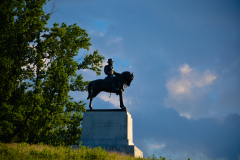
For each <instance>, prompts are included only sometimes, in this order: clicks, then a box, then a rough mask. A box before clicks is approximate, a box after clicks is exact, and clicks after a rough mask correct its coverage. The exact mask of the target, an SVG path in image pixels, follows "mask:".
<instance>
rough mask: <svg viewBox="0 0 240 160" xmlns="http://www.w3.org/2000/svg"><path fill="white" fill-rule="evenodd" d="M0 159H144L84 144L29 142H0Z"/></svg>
mask: <svg viewBox="0 0 240 160" xmlns="http://www.w3.org/2000/svg"><path fill="white" fill-rule="evenodd" d="M0 159H4V160H5V159H6V160H7V159H9V160H10V159H11V160H12V159H22V160H25V159H51V160H54V159H56V160H66V159H67V160H93V159H94V160H138V159H139V160H140V159H141V160H142V159H144V158H133V157H131V156H128V155H125V154H121V153H114V152H112V153H109V152H106V151H105V150H103V149H102V148H100V147H99V148H95V149H90V148H86V147H84V146H82V147H81V148H80V149H75V150H73V149H70V148H69V147H63V146H58V147H53V146H47V145H42V144H39V145H29V144H27V143H20V144H18V143H11V144H4V143H0Z"/></svg>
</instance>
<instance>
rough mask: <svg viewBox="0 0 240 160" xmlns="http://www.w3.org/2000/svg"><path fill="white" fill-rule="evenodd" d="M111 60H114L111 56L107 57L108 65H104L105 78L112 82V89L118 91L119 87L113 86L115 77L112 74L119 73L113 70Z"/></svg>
mask: <svg viewBox="0 0 240 160" xmlns="http://www.w3.org/2000/svg"><path fill="white" fill-rule="evenodd" d="M113 62H114V61H113V60H112V59H111V58H110V59H108V61H107V63H108V65H106V66H105V67H104V73H105V74H106V75H107V77H106V78H105V80H106V81H108V82H110V83H111V84H112V91H113V92H117V91H119V89H118V88H117V87H118V86H115V77H114V76H113V75H119V73H117V72H115V71H114V69H113Z"/></svg>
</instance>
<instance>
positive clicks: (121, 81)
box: [87, 58, 134, 109]
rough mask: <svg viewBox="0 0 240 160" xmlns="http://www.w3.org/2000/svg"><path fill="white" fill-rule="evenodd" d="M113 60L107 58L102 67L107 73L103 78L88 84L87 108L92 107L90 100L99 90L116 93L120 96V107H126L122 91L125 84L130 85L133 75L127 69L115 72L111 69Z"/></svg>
mask: <svg viewBox="0 0 240 160" xmlns="http://www.w3.org/2000/svg"><path fill="white" fill-rule="evenodd" d="M113 62H114V61H113V60H112V59H111V58H110V59H108V61H107V63H108V65H106V66H105V67H104V73H105V74H106V75H107V77H106V78H105V79H97V80H94V81H92V82H90V83H89V84H88V97H87V99H89V98H90V103H89V108H90V109H93V108H92V101H93V98H95V97H96V96H97V95H98V94H99V93H100V92H101V91H105V92H110V94H111V93H116V94H117V95H119V97H120V108H121V109H126V107H125V105H124V102H123V92H124V89H125V87H126V86H130V84H131V82H132V80H133V78H134V75H133V73H130V72H128V71H125V72H123V73H121V74H120V73H117V72H115V71H114V69H113Z"/></svg>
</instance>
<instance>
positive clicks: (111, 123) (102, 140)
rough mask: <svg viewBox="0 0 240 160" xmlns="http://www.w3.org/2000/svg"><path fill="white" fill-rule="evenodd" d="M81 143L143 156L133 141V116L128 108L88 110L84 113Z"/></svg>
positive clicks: (91, 146)
mask: <svg viewBox="0 0 240 160" xmlns="http://www.w3.org/2000/svg"><path fill="white" fill-rule="evenodd" d="M79 144H81V145H83V146H88V147H90V148H95V147H99V146H100V147H101V148H103V149H105V150H106V151H114V152H122V153H125V154H128V155H131V156H133V157H140V158H142V157H143V153H142V151H141V150H139V149H138V148H137V147H136V146H135V145H134V143H133V133H132V118H131V115H130V113H129V112H128V110H126V109H125V110H123V109H101V110H87V111H86V113H85V114H84V115H83V125H82V135H81V139H80V140H79Z"/></svg>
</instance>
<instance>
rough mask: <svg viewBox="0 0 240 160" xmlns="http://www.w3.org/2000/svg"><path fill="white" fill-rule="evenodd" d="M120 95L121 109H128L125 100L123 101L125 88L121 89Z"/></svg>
mask: <svg viewBox="0 0 240 160" xmlns="http://www.w3.org/2000/svg"><path fill="white" fill-rule="evenodd" d="M119 97H120V108H121V109H126V107H125V105H124V102H123V90H121V91H120V93H119Z"/></svg>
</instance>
